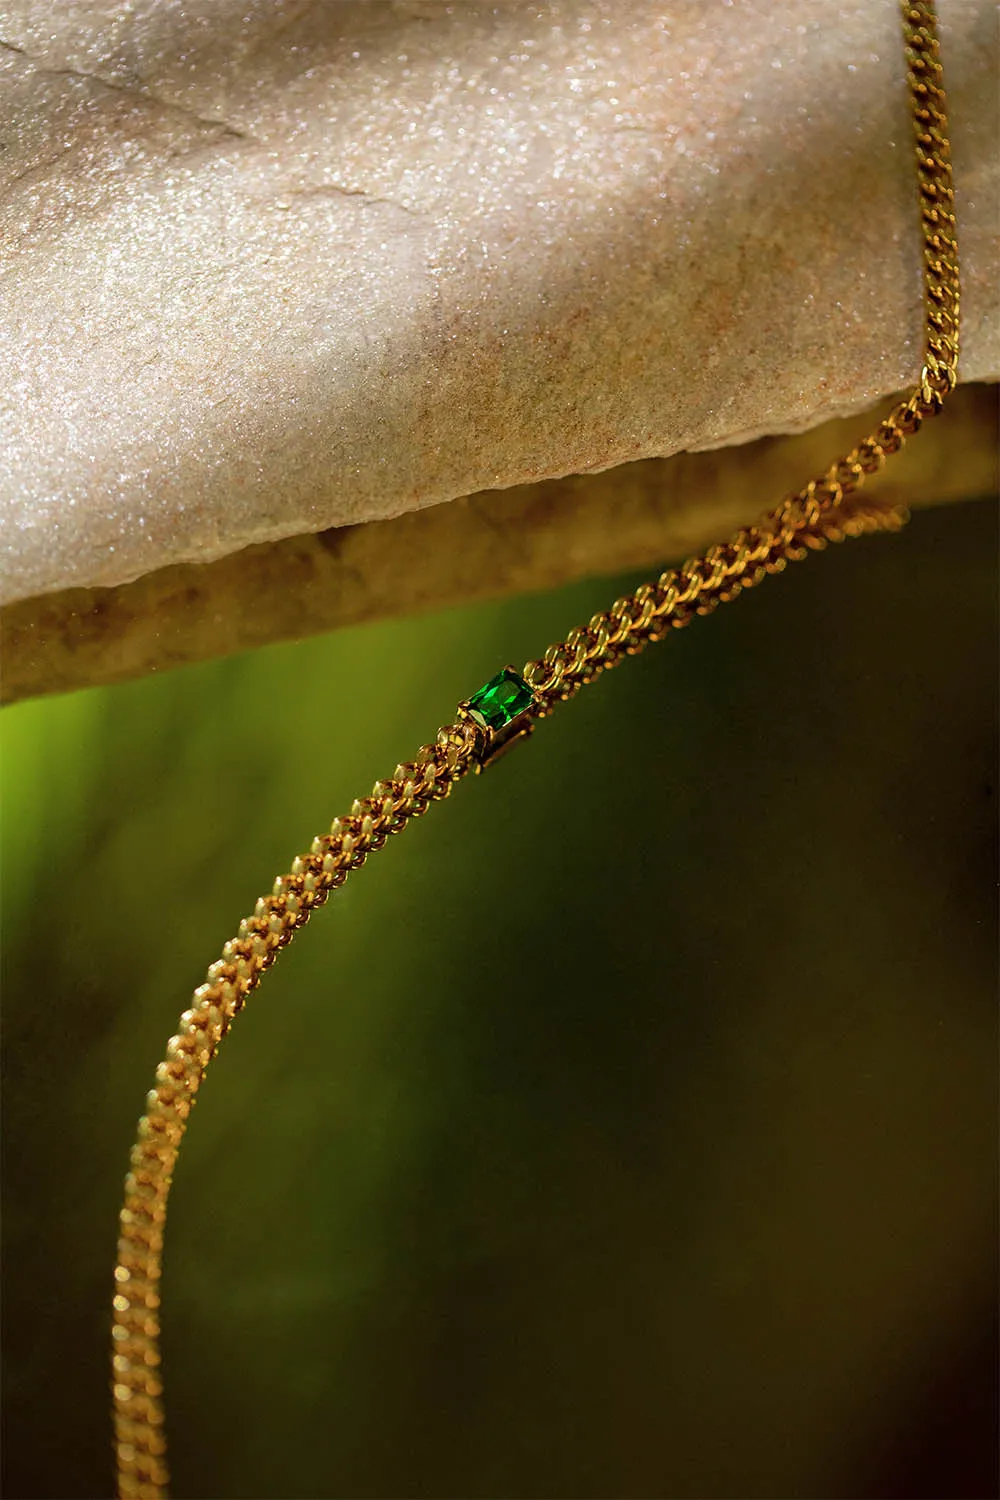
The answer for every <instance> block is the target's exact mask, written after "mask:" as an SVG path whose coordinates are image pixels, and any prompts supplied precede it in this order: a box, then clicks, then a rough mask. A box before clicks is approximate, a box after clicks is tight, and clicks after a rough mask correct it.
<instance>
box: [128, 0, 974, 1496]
mask: <svg viewBox="0 0 1000 1500" xmlns="http://www.w3.org/2000/svg"><path fill="white" fill-rule="evenodd" d="M902 15H903V34H904V43H905V49H906V59H907V64H908V75H907V76H908V84H909V95H910V107H911V111H912V115H913V123H914V130H915V136H916V167H917V178H918V183H919V191H920V211H921V222H922V227H923V243H924V300H925V313H926V326H925V335H924V359H923V366H922V368H921V372H920V379H919V382H918V383H917V385H916V387H915V388H914V390H913V391H912V392H911V393H910V395H909V396H907V398H906V399H905V400H904V401H901V402H899V403H898V404H897V405H896V406H895V407H894V408H893V409H892V411H891V412H890V413H889V415H888V416H887V417H886V418H885V420H884V421H883V422H881V423H880V424H879V426H878V428H877V429H876V431H875V432H874V433H873V434H872V435H871V436H870V437H867V438H865V439H864V441H863V442H861V443H859V444H858V446H857V447H856V448H855V449H853V450H852V452H850V453H849V454H848V455H847V456H846V457H845V458H842V459H840V460H839V461H838V462H837V463H835V464H833V465H831V467H830V468H829V469H828V470H827V471H826V473H825V474H824V475H823V476H822V478H820V479H817V480H813V481H811V482H810V483H809V484H807V485H806V486H805V488H804V489H802V490H800V491H799V492H798V494H795V495H792V496H790V497H789V498H787V499H785V500H783V501H782V503H781V504H780V505H779V506H777V507H776V509H774V510H772V511H770V512H769V513H768V514H767V515H766V516H765V517H764V518H763V519H762V520H761V521H760V522H759V523H758V524H757V525H755V526H748V527H745V528H744V529H743V530H741V531H738V532H737V533H736V535H735V536H733V537H732V538H731V539H730V540H729V541H728V542H725V543H723V544H722V545H720V546H717V547H712V548H711V549H710V550H709V551H708V552H706V553H705V554H704V555H703V556H701V557H697V558H694V559H692V560H691V561H689V562H686V563H685V564H684V565H683V566H682V567H680V568H677V569H671V570H669V571H667V572H666V573H663V574H661V576H660V577H659V578H658V579H657V580H656V582H655V583H645V584H643V585H642V586H641V587H640V588H638V589H636V591H635V593H634V594H629V595H628V596H627V597H626V598H624V599H618V600H616V602H615V603H614V604H613V605H612V606H611V608H610V609H608V610H606V611H605V612H604V613H603V614H598V615H595V616H594V617H593V619H592V620H591V621H590V622H589V624H588V625H586V626H582V627H580V628H579V629H576V630H572V631H570V633H569V635H568V636H567V637H566V639H565V640H564V641H560V642H559V643H558V644H556V645H554V646H550V647H549V648H548V650H547V651H546V652H545V654H544V655H543V656H542V658H541V659H540V660H538V661H530V662H528V663H527V665H526V666H525V668H524V670H523V672H517V671H515V669H514V668H513V667H505V668H504V670H503V671H502V672H500V673H499V674H498V675H497V676H496V677H494V678H493V679H492V681H491V682H488V683H487V684H486V686H485V687H483V688H481V689H480V690H479V692H477V693H476V694H474V696H473V697H472V698H470V699H467V700H466V701H465V702H463V703H460V704H459V706H458V710H457V713H456V717H455V721H454V722H453V723H451V724H448V725H446V726H445V727H444V728H443V729H439V730H438V733H437V736H436V738H435V739H434V741H433V743H431V744H427V745H423V746H422V747H421V749H420V751H419V752H418V754H417V755H416V756H415V757H414V759H413V760H412V761H407V762H405V763H404V764H402V765H399V766H397V767H396V771H395V774H394V775H393V776H392V777H391V778H389V780H387V781H377V782H376V783H375V786H374V788H373V789H372V792H371V794H370V795H369V796H367V797H364V798H362V799H361V800H360V801H358V802H355V803H354V805H353V806H352V808H351V811H350V813H348V814H347V815H346V816H345V817H342V818H336V819H334V822H333V824H332V826H331V828H330V832H329V833H327V834H324V835H323V836H322V837H320V838H317V839H314V840H313V842H312V846H311V848H310V850H309V852H308V854H303V855H302V856H301V857H300V858H298V859H296V860H295V861H294V862H293V864H292V868H291V871H290V873H289V874H288V875H284V876H281V877H280V878H279V879H278V880H276V881H275V883H274V888H273V890H272V892H271V894H270V895H269V896H265V897H263V898H262V899H261V900H260V901H258V902H257V905H256V906H255V908H254V911H253V915H252V916H250V917H248V918H247V919H246V920H245V921H243V922H241V923H240V926H239V933H238V935H237V937H236V938H234V939H233V941H232V942H229V943H227V944H226V946H225V947H224V948H223V950H222V958H221V959H220V960H219V961H218V962H217V963H214V964H212V965H211V967H210V968H209V970H208V974H207V977H206V982H205V983H204V984H202V985H200V986H199V987H198V989H196V990H195V992H194V998H193V1001H192V1004H191V1008H190V1009H189V1010H186V1011H185V1012H184V1014H183V1015H182V1016H181V1019H180V1024H179V1026H178V1029H177V1035H176V1036H172V1037H171V1038H170V1040H169V1042H168V1043H167V1048H166V1056H165V1057H164V1060H163V1062H161V1063H160V1065H159V1067H158V1068H157V1070H156V1079H155V1083H154V1086H153V1088H152V1089H151V1090H150V1092H149V1094H148V1095H147V1096H146V1113H145V1114H144V1115H143V1117H142V1119H141V1120H140V1121H139V1128H138V1137H137V1140H136V1143H135V1145H134V1146H133V1148H132V1155H131V1170H130V1171H129V1174H128V1176H127V1178H126V1180H125V1202H124V1206H123V1208H122V1211H121V1217H120V1226H121V1234H120V1238H119V1241H118V1264H117V1265H116V1267H115V1273H114V1275H115V1293H114V1320H113V1327H112V1343H113V1354H112V1361H113V1393H114V1417H115V1439H116V1459H117V1472H118V1491H119V1494H120V1495H121V1497H122V1500H159V1497H162V1496H164V1495H165V1494H166V1487H167V1483H168V1471H167V1462H166V1439H165V1436H164V1423H163V1405H162V1402H163V1382H162V1379H161V1376H160V1349H159V1338H160V1297H159V1284H160V1274H161V1263H162V1252H163V1234H164V1227H165V1224H166V1215H167V1198H168V1195H169V1192H170V1183H171V1179H172V1174H173V1169H174V1164H175V1162H176V1160H177V1153H178V1150H179V1147H180V1142H181V1138H182V1136H183V1134H184V1130H185V1126H186V1124H187V1118H188V1115H189V1114H190V1112H191V1108H192V1106H193V1104H194V1102H195V1096H196V1094H197V1091H198V1089H199V1087H200V1085H201V1082H202V1079H203V1078H204V1076H205V1070H206V1069H207V1067H208V1065H209V1063H210V1062H211V1060H212V1058H213V1057H214V1056H215V1053H216V1051H217V1049H218V1046H219V1043H220V1042H221V1040H222V1038H223V1037H224V1036H225V1034H226V1032H227V1031H228V1030H229V1027H230V1026H231V1025H232V1023H233V1021H234V1019H235V1018H236V1016H237V1015H238V1014H239V1012H240V1011H241V1010H242V1009H243V1006H244V1004H245V1002H246V999H247V996H248V995H249V994H250V992H251V990H254V989H256V987H257V985H258V984H259V983H260V980H261V977H262V976H263V974H264V972H265V970H267V969H269V968H270V966H271V964H273V963H274V960H275V959H276V958H277V956H278V954H279V953H280V951H281V949H282V948H284V947H287V945H288V944H289V943H290V942H291V940H292V938H293V937H294V936H295V934H296V933H297V932H298V931H299V930H300V928H302V927H304V926H305V924H306V923H307V922H308V920H309V917H310V916H311V914H312V912H313V910H314V909H315V908H316V907H319V906H322V905H323V903H324V902H325V901H326V899H327V897H328V896H329V895H330V893H331V891H334V890H336V889H337V888H338V886H341V885H343V883H344V881H345V880H346V879H347V877H348V875H349V874H350V872H351V871H352V870H356V869H359V868H360V867H361V866H362V865H363V864H364V862H365V860H366V859H367V858H368V855H369V854H372V853H374V852H375V851H376V850H377V849H381V848H382V845H383V844H384V843H385V842H386V840H387V839H388V838H389V837H390V835H392V834H394V833H401V832H402V830H403V829H404V828H405V827H406V826H407V824H408V823H409V822H410V819H411V818H416V817H419V816H420V815H421V814H422V813H424V812H426V811H427V809H428V808H429V807H430V806H431V805H432V803H434V802H439V801H441V799H442V798H444V797H447V796H448V794H449V793H450V791H451V789H452V787H453V786H454V785H455V784H456V783H457V782H459V781H461V780H462V778H463V777H464V776H467V775H468V773H469V772H470V771H476V772H478V771H482V770H483V769H484V768H485V767H486V766H487V765H489V764H490V763H491V762H492V761H493V760H495V759H496V758H497V756H498V755H500V754H502V753H503V752H504V751H505V750H507V749H509V748H510V747H511V746H512V745H514V744H516V743H517V742H518V741H519V740H522V739H524V738H525V737H526V736H527V735H528V734H530V733H531V731H532V729H533V728H534V725H535V722H536V721H537V720H538V719H541V718H544V717H545V716H546V715H547V714H549V713H551V712H552V710H553V708H554V707H555V706H556V704H557V703H561V702H563V701H564V700H565V699H567V698H571V697H572V696H573V695H574V693H576V692H577V690H578V689H579V688H580V687H582V686H583V684H584V683H587V682H590V681H592V680H593V678H595V677H597V676H598V675H599V674H600V673H601V672H603V671H606V670H607V669H608V668H609V667H613V666H616V665H617V664H618V662H620V661H621V660H622V659H623V658H624V657H626V656H633V655H635V654H636V652H638V651H641V650H643V649H644V647H646V646H647V645H649V644H650V642H652V641H658V640H661V639H662V638H663V637H664V636H665V635H667V634H668V633H669V632H670V631H671V630H678V629H680V628H681V626H683V625H688V624H690V622H691V621H692V620H693V619H694V618H695V616H696V615H706V614H710V613H711V612H712V610H714V609H715V608H716V607H717V606H718V605H719V604H724V603H726V602H728V601H729V600H730V599H735V598H736V596H737V595H738V594H739V593H741V592H742V591H743V590H744V589H748V588H752V587H754V585H756V584H758V583H760V582H761V580H762V579H763V578H765V577H766V576H767V574H769V573H779V572H781V571H782V570H783V569H784V568H785V566H786V565H787V564H788V563H789V562H796V561H799V560H800V559H802V558H804V557H806V556H808V554H809V553H810V552H816V551H822V550H823V548H825V547H826V546H827V544H828V543H830V542H839V541H843V540H844V539H845V538H846V537H855V536H863V535H866V534H868V533H870V532H876V531H888V532H892V531H897V530H899V528H900V527H901V526H902V525H904V523H905V521H906V519H907V516H906V514H905V512H904V511H901V510H899V509H894V508H890V507H884V506H880V505H879V504H878V502H877V501H871V500H868V501H863V500H859V499H858V498H857V492H858V490H859V489H860V488H861V486H862V485H863V483H864V481H865V478H866V477H867V476H868V475H869V474H874V473H876V472H877V471H878V470H879V469H880V468H881V467H882V465H883V463H884V462H885V459H886V457H887V455H889V454H891V453H896V452H898V450H899V449H900V448H901V447H902V445H903V443H904V441H905V440H906V438H907V437H909V436H911V435H912V434H913V433H915V432H916V431H917V430H918V429H919V428H920V425H921V423H922V422H923V421H924V420H925V419H926V418H928V417H932V416H935V415H936V414H937V413H938V412H939V411H940V410H941V407H942V404H943V402H944V398H945V397H946V396H947V395H948V393H949V392H950V391H952V390H953V389H954V387H955V383H956V378H957V366H958V331H959V274H958V247H957V244H956V238H955V216H954V193H953V189H952V175H951V154H950V149H949V145H948V138H947V125H948V120H947V107H946V100H945V94H944V88H943V80H942V71H941V64H940V61H939V46H938V38H937V16H936V13H935V6H934V0H917V3H912V4H911V3H908V0H903V5H902Z"/></svg>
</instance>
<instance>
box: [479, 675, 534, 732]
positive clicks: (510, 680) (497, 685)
mask: <svg viewBox="0 0 1000 1500" xmlns="http://www.w3.org/2000/svg"><path fill="white" fill-rule="evenodd" d="M534 698H535V695H534V693H532V691H531V688H530V687H529V686H528V684H527V683H526V682H525V680H524V678H523V677H521V676H520V675H519V674H518V673H517V672H512V671H511V670H510V668H509V667H505V668H504V669H503V671H502V672H498V673H497V675H496V676H495V677H493V678H491V680H490V681H489V682H488V683H487V684H486V686H485V687H481V688H480V689H479V692H478V693H474V694H473V696H472V697H471V698H470V699H469V708H470V709H471V711H472V712H473V713H474V714H476V715H478V717H479V718H480V719H482V721H483V723H484V724H485V725H486V727H487V729H493V730H497V729H504V728H505V727H506V726H507V725H508V724H509V723H510V721H511V720H512V719H516V718H517V716H518V714H523V713H524V711H525V709H526V708H530V707H531V705H532V703H533V702H534Z"/></svg>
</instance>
